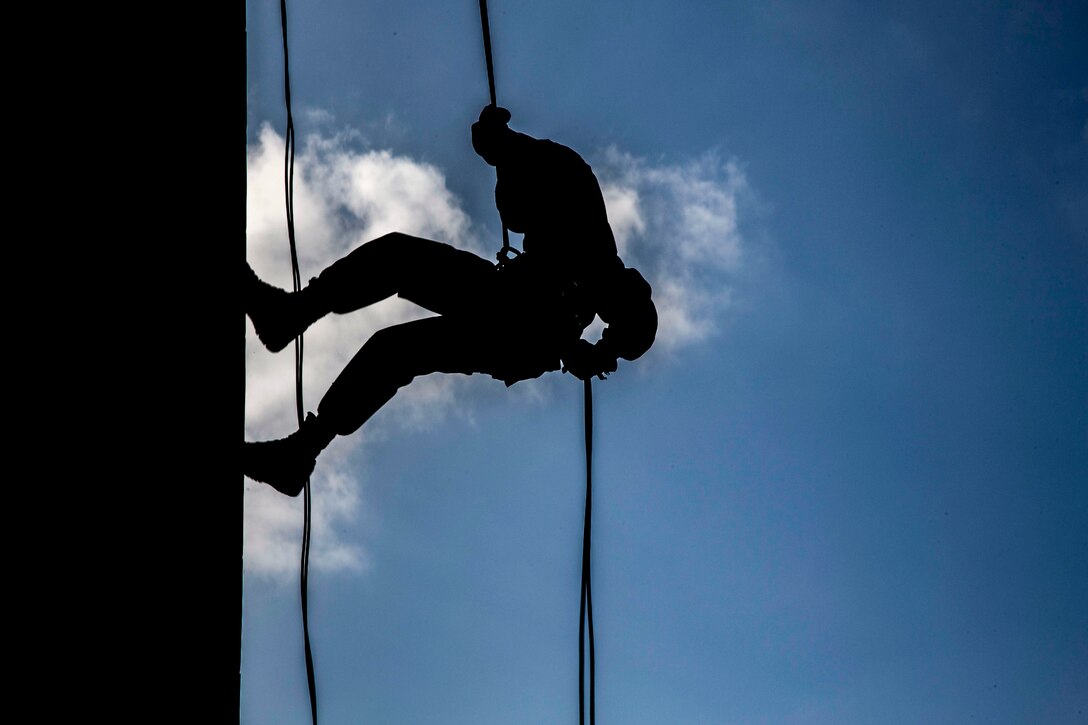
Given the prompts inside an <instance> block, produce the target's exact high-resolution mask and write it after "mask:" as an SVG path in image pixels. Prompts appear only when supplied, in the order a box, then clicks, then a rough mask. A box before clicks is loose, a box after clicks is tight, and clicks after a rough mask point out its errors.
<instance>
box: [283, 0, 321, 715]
mask: <svg viewBox="0 0 1088 725" xmlns="http://www.w3.org/2000/svg"><path fill="white" fill-rule="evenodd" d="M280 29H281V30H282V32H283V98H284V103H285V104H286V106H287V130H286V131H285V132H284V162H283V167H284V172H283V173H284V178H283V186H284V197H285V200H286V204H287V240H288V242H289V243H290V245H291V282H292V285H293V288H294V291H295V292H298V291H299V290H301V289H302V275H301V274H300V272H299V264H298V249H297V247H296V245H295V117H294V114H292V112H291V64H290V61H289V58H288V53H287V0H280ZM302 352H303V347H302V335H301V334H300V335H299V336H298V337H296V338H295V412H296V414H297V415H298V427H299V428H300V429H301V428H302V424H303V420H304V418H305V415H304V412H303V411H304V406H303V402H302ZM302 518H303V523H302V563H301V571H300V574H299V588H300V590H301V599H302V638H303V643H304V647H305V650H306V685H307V687H308V688H309V692H310V717H311V718H312V720H313V725H317V682H316V679H315V677H314V658H313V652H312V650H311V648H310V617H309V601H308V596H307V589H308V580H309V575H310V479H309V478H307V479H306V485H305V486H304V487H303V514H302Z"/></svg>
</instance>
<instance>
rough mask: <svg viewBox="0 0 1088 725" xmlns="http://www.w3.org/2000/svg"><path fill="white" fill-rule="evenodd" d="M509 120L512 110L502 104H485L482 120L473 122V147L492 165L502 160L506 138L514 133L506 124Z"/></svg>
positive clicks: (481, 114) (481, 113) (481, 115)
mask: <svg viewBox="0 0 1088 725" xmlns="http://www.w3.org/2000/svg"><path fill="white" fill-rule="evenodd" d="M509 122H510V111H507V110H506V109H505V108H502V107H501V106H484V110H482V111H480V120H478V121H477V122H476V123H474V124H472V148H473V149H474V150H475V151H476V153H477V154H479V155H480V158H482V159H483V160H484V161H486V162H487V163H488V164H490V165H491V166H496V165H498V164H499V163H500V161H501V160H502V156H503V149H504V147H505V145H506V139H507V137H508V135H509V134H510V133H512V131H511V130H510V128H509V127H508V126H507V125H506V124H507V123H509Z"/></svg>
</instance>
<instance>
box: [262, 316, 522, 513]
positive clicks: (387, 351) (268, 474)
mask: <svg viewBox="0 0 1088 725" xmlns="http://www.w3.org/2000/svg"><path fill="white" fill-rule="evenodd" d="M501 355H502V349H501V343H500V342H499V341H498V340H496V339H495V337H494V336H493V335H491V334H489V331H487V330H485V329H484V328H483V327H482V326H480V325H476V324H472V323H469V322H467V321H465V320H461V319H453V318H449V317H430V318H427V319H423V320H416V321H414V322H408V323H405V324H402V325H395V326H393V327H387V328H385V329H383V330H379V331H378V332H376V333H374V335H372V336H371V338H370V339H369V340H367V342H366V344H365V345H363V347H362V348H361V349H360V350H359V352H358V353H356V355H355V357H354V358H352V360H351V362H349V363H348V365H347V366H346V367H345V368H344V370H343V371H342V372H341V373H340V375H339V376H338V377H337V378H336V380H335V381H334V382H333V384H332V386H330V387H329V390H328V392H326V393H325V396H324V397H323V398H322V399H321V403H320V404H319V405H318V409H317V415H316V416H315V415H312V414H311V415H310V416H309V417H308V418H307V420H306V422H305V423H304V424H303V426H302V429H301V430H299V431H298V432H297V433H294V434H292V435H291V436H288V437H287V438H283V439H281V440H277V441H269V442H263V443H247V444H246V446H245V454H244V456H243V462H244V473H245V475H246V476H248V477H249V478H252V479H254V480H258V481H263V482H265V483H268V484H270V485H271V486H273V487H274V488H276V490H278V491H280V492H282V493H286V494H288V495H290V496H295V495H297V494H298V492H299V491H301V490H302V486H303V484H304V483H305V481H306V478H307V477H308V476H309V475H310V472H311V471H312V470H313V467H314V462H315V459H316V457H317V455H318V454H319V453H320V452H321V451H322V450H324V448H325V447H326V446H327V445H328V444H329V443H330V442H331V441H332V439H333V438H335V437H336V436H337V435H350V434H352V433H354V432H355V431H356V430H358V429H359V427H360V426H362V425H363V423H365V422H366V421H367V420H368V419H369V418H370V417H371V416H372V415H373V414H374V413H375V412H377V411H378V410H379V409H380V408H381V407H382V406H383V405H385V404H386V403H387V402H389V400H390V399H392V397H393V396H394V395H395V394H396V392H397V391H398V390H399V389H400V388H402V387H404V386H405V385H408V384H409V383H410V382H411V381H412V380H413V379H414V378H415V377H417V376H420V375H427V374H430V373H436V372H441V373H463V374H466V375H468V374H472V373H477V372H491V371H492V370H493V369H495V367H496V365H498V364H499V363H498V361H499V360H500V359H501Z"/></svg>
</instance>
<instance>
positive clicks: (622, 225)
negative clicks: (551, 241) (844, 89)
mask: <svg viewBox="0 0 1088 725" xmlns="http://www.w3.org/2000/svg"><path fill="white" fill-rule="evenodd" d="M599 156H600V158H599V159H597V161H596V163H595V165H594V169H595V170H596V173H597V176H598V178H599V179H600V181H601V184H602V189H603V191H604V196H605V204H606V205H607V207H608V218H609V222H610V223H611V225H612V230H613V231H614V232H615V234H616V243H617V245H618V246H619V248H620V250H621V252H620V253H621V256H623V258H624V261H625V262H626V263H627V265H628V266H634V267H638V269H639V270H640V271H641V272H642V274H643V276H645V277H646V278H647V280H648V281H649V282H650V284H651V285H652V286H653V288H654V301H655V303H656V304H657V309H658V315H659V318H660V320H659V330H658V337H657V343H656V345H655V349H656V350H658V351H661V352H666V353H670V352H675V351H676V350H677V349H678V348H680V347H683V346H684V345H687V344H691V343H696V342H701V341H703V340H705V339H706V338H707V337H709V336H710V335H711V334H712V333H713V332H714V330H715V329H716V324H717V320H718V319H720V317H721V315H722V313H723V312H724V311H725V310H726V309H727V308H728V306H729V303H730V301H731V300H732V296H733V289H732V279H734V278H735V276H736V275H737V274H739V273H740V272H741V270H742V268H743V265H744V261H745V253H746V249H745V242H744V240H743V239H742V237H741V233H740V227H739V225H738V209H739V208H740V207H741V205H742V202H743V201H744V200H745V199H746V198H747V196H748V195H749V188H748V182H747V180H746V178H745V176H744V171H743V169H742V168H741V166H740V165H739V164H738V163H737V161H735V160H726V161H723V160H722V159H721V158H720V156H719V155H718V154H716V153H712V152H711V153H707V154H704V155H703V156H701V157H699V158H696V159H693V160H691V161H688V162H685V163H674V164H668V163H665V164H653V163H651V162H649V161H647V160H646V159H640V158H636V157H634V156H631V155H630V154H626V153H623V152H621V151H619V150H617V149H615V148H610V149H607V150H606V151H605V152H603V153H602V154H600V155H599Z"/></svg>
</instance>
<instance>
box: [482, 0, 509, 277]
mask: <svg viewBox="0 0 1088 725" xmlns="http://www.w3.org/2000/svg"><path fill="white" fill-rule="evenodd" d="M480 25H482V26H483V30H484V59H485V61H486V62H487V90H488V92H489V93H490V94H491V105H492V106H498V105H499V102H498V100H497V97H496V95H495V63H494V62H493V61H492V59H491V23H489V22H488V20H487V0H480ZM510 252H513V253H514V255H515V256H517V254H518V250H516V249H514V248H513V247H511V246H510V230H509V229H507V228H506V224H503V225H502V249H500V250H499V253H498V254H497V255H495V256H496V257H497V258H498V260H499V266H500V267H501V266H502V265H503V262H506V261H507V260H508V259H509V256H508V254H509V253H510Z"/></svg>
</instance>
